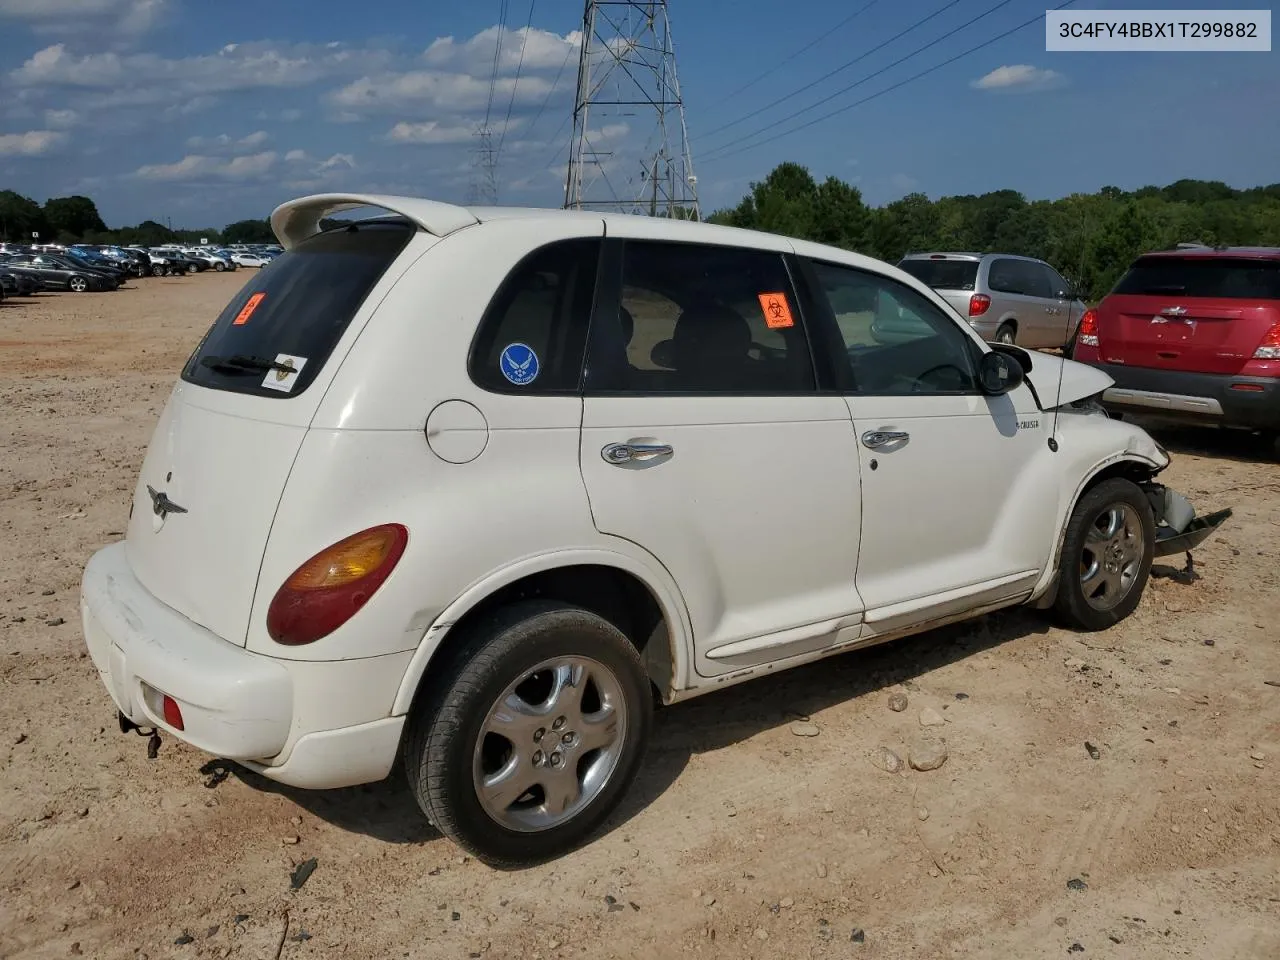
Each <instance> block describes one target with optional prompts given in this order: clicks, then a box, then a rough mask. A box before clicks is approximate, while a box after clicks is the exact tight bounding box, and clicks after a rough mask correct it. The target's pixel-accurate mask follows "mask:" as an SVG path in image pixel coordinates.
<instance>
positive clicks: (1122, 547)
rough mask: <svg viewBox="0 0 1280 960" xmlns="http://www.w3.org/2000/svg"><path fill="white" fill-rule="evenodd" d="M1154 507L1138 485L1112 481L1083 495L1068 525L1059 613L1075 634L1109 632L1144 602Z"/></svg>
mask: <svg viewBox="0 0 1280 960" xmlns="http://www.w3.org/2000/svg"><path fill="white" fill-rule="evenodd" d="M1155 539H1156V524H1155V517H1154V515H1153V513H1152V511H1151V504H1150V503H1149V502H1148V500H1147V497H1146V495H1145V494H1144V493H1143V492H1142V490H1141V489H1140V488H1139V487H1138V485H1137V484H1135V483H1133V482H1132V481H1129V480H1123V479H1120V478H1114V479H1111V480H1104V481H1103V482H1102V483H1100V484H1098V485H1097V486H1096V487H1094V488H1093V489H1092V490H1089V491H1088V492H1086V493H1085V495H1084V496H1083V497H1081V498H1080V502H1079V503H1077V504H1076V508H1075V510H1073V511H1072V513H1071V517H1070V519H1068V521H1067V530H1066V536H1065V537H1064V539H1063V542H1062V556H1061V558H1060V560H1059V577H1060V581H1059V584H1058V596H1057V600H1056V602H1055V609H1056V610H1057V612H1058V615H1059V616H1060V617H1061V618H1062V619H1063V620H1064V621H1065V622H1066V623H1067V625H1068V626H1071V627H1074V628H1075V629H1077V630H1085V631H1095V630H1105V629H1107V628H1108V627H1110V626H1113V625H1115V624H1117V623H1119V622H1120V621H1121V620H1123V619H1124V618H1125V617H1127V616H1129V614H1131V613H1132V612H1133V611H1134V609H1135V608H1136V607H1137V606H1138V603H1139V601H1140V600H1141V599H1142V591H1143V590H1144V589H1145V588H1146V585H1147V578H1148V577H1149V576H1150V573H1151V561H1152V560H1153V558H1154V556H1155Z"/></svg>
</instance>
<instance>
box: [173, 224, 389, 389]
mask: <svg viewBox="0 0 1280 960" xmlns="http://www.w3.org/2000/svg"><path fill="white" fill-rule="evenodd" d="M413 233H414V228H413V227H412V226H411V225H409V224H408V223H403V222H390V221H381V222H376V223H360V224H352V225H351V226H349V227H339V228H337V229H333V230H328V231H326V232H324V233H320V234H317V235H315V236H313V237H309V238H308V239H306V240H304V241H302V242H301V243H300V244H298V245H297V246H296V247H295V248H294V249H292V250H290V251H288V252H287V253H284V254H282V255H281V256H279V257H277V258H276V260H275V261H274V262H272V264H271V266H270V268H269V269H264V270H262V271H261V272H259V273H257V274H254V275H253V277H252V279H251V280H250V281H249V282H248V283H247V284H245V286H244V287H243V288H242V289H241V291H240V292H239V293H238V294H237V295H236V296H235V297H234V298H233V299H232V300H231V302H230V303H228V304H227V306H226V308H225V309H224V310H223V311H222V313H221V314H220V315H219V316H218V319H217V320H215V321H214V322H213V326H211V327H210V328H209V332H208V333H207V334H205V338H204V339H203V340H202V341H201V342H200V345H199V346H198V347H196V351H195V353H193V354H192V355H191V359H189V360H188V361H187V365H186V367H185V368H184V369H183V371H182V379H183V380H186V381H187V382H188V383H194V384H197V385H199V386H202V387H211V388H213V389H215V390H228V391H231V392H233V393H247V394H253V395H255V396H262V397H274V398H280V397H291V396H297V395H298V394H300V393H302V392H303V391H304V390H306V389H307V387H308V386H310V385H311V383H312V382H313V381H314V380H315V377H316V374H318V373H319V372H320V369H321V368H322V367H323V366H324V364H325V362H326V361H327V360H328V359H329V354H330V353H332V352H333V348H334V347H335V346H336V345H337V343H338V340H339V339H340V338H341V337H342V334H343V333H344V332H345V331H346V329H347V327H348V325H350V323H351V319H352V318H353V317H354V316H355V314H356V311H358V310H359V309H360V305H361V304H362V303H364V300H365V298H366V297H367V296H368V295H369V291H371V290H372V289H373V288H374V286H375V285H376V284H377V283H378V281H379V280H380V279H381V278H382V275H383V274H384V273H385V272H386V270H387V268H388V267H389V266H391V264H392V263H394V262H395V260H396V258H397V257H398V256H399V255H400V253H401V251H402V250H404V248H405V246H406V245H407V244H408V243H409V240H410V239H411V238H412V237H413ZM290 369H293V370H296V371H297V373H291V372H290Z"/></svg>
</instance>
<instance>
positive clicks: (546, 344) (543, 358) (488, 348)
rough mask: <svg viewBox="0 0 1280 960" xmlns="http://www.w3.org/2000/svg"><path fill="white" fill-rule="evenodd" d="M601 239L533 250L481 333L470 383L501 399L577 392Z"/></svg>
mask: <svg viewBox="0 0 1280 960" xmlns="http://www.w3.org/2000/svg"><path fill="white" fill-rule="evenodd" d="M599 259H600V241H599V240H590V239H584V240H565V241H561V242H558V243H553V244H550V245H548V246H545V247H542V248H541V249H538V250H535V251H534V252H533V253H531V254H530V255H529V256H527V257H525V258H524V260H522V261H521V262H520V263H518V264H517V265H516V267H515V269H514V270H512V271H511V273H510V274H509V275H508V276H507V279H506V280H505V281H504V282H503V284H502V286H501V287H500V288H499V289H498V292H497V294H496V295H495V296H494V298H493V300H492V302H490V304H489V309H488V310H486V311H485V315H484V319H482V320H481V322H480V327H479V329H478V330H477V332H476V338H475V341H474V342H473V343H472V346H471V357H470V360H469V364H470V372H471V379H472V380H473V381H474V382H475V383H476V384H477V385H478V386H480V387H483V388H484V389H486V390H493V391H495V392H499V393H576V392H577V391H578V383H579V378H580V377H581V374H582V358H583V353H584V351H585V350H586V343H587V323H588V321H589V319H590V317H591V300H592V297H593V295H594V293H595V285H596V266H597V263H598V261H599Z"/></svg>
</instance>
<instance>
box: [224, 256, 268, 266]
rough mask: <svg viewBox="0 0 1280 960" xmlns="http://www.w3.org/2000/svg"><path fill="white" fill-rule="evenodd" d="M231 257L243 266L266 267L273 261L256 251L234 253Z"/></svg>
mask: <svg viewBox="0 0 1280 960" xmlns="http://www.w3.org/2000/svg"><path fill="white" fill-rule="evenodd" d="M231 259H232V260H234V261H235V262H236V263H237V264H239V265H240V266H242V267H265V266H266V265H267V264H268V263H270V262H271V261H270V260H267V259H266V258H265V257H261V256H259V255H258V254H256V253H233V254H232V255H231Z"/></svg>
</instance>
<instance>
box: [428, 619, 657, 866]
mask: <svg viewBox="0 0 1280 960" xmlns="http://www.w3.org/2000/svg"><path fill="white" fill-rule="evenodd" d="M464 629H467V628H465V627H464ZM543 667H549V669H546V670H542V671H541V672H539V673H531V671H534V670H535V668H539V669H540V670H541V668H543ZM432 668H433V671H434V669H435V665H434V664H433V665H432ZM553 670H558V671H560V672H561V674H562V675H563V676H576V678H577V680H578V682H577V683H572V682H570V683H569V685H568V686H567V689H568V690H569V691H570V692H572V690H573V689H574V688H575V687H578V686H579V684H581V687H580V689H581V690H582V693H581V694H579V697H580V698H581V700H582V701H583V702H585V703H586V710H585V711H584V710H580V709H577V710H576V709H575V707H574V705H573V703H572V702H571V703H570V704H569V705H568V706H565V707H561V708H559V709H552V710H551V711H550V712H547V713H545V714H542V713H541V712H540V711H539V707H538V706H536V705H539V704H540V705H542V706H543V707H545V706H546V705H548V704H553V699H552V698H553V697H554V695H555V683H554V681H552V682H550V683H547V682H546V681H547V680H549V679H550V678H552V677H553V676H554V674H553V673H552V671H553ZM579 670H582V671H583V673H581V674H579V673H578V671H579ZM584 675H585V676H589V677H590V682H587V683H583V677H584ZM436 677H437V678H438V679H436V680H435V681H434V683H432V684H431V685H429V686H427V687H426V688H425V689H423V690H422V691H420V695H419V697H418V701H417V702H416V703H415V704H414V707H413V709H412V710H411V711H410V716H409V722H408V729H407V731H406V735H405V744H404V753H403V759H404V764H405V772H406V775H407V779H408V781H409V784H410V786H411V788H412V790H413V793H414V796H415V797H416V799H417V801H418V805H419V806H420V807H421V808H422V811H423V813H424V814H426V817H427V819H428V820H430V821H431V823H432V824H434V825H435V827H436V828H437V829H438V830H440V831H441V832H442V833H443V834H444V835H445V836H447V837H449V838H450V839H451V840H453V841H454V842H455V843H457V844H458V845H459V846H460V847H462V848H463V849H464V850H467V851H469V852H470V853H472V854H473V855H474V856H476V857H477V858H478V859H480V860H482V861H484V862H486V863H488V864H490V865H491V866H495V867H514V866H527V865H531V864H534V863H540V862H543V861H545V860H548V859H553V858H555V857H558V856H560V855H562V854H564V853H567V852H568V851H570V850H572V849H574V848H575V847H577V846H578V845H580V844H581V843H582V842H584V841H585V840H587V839H588V838H589V837H590V835H591V834H592V833H593V832H594V831H595V830H596V828H597V827H599V826H600V825H601V824H602V823H603V822H604V820H605V819H606V818H607V817H608V816H609V815H610V814H611V813H612V812H613V811H614V809H615V808H616V807H617V805H618V803H619V802H620V800H621V798H622V796H623V794H624V793H625V792H626V790H627V788H628V787H629V786H630V785H631V783H632V782H633V781H634V780H635V776H636V773H637V771H638V770H639V768H640V763H641V760H642V759H643V755H644V750H645V746H646V744H647V742H648V738H649V730H650V727H651V725H652V717H653V697H652V692H651V689H650V686H649V680H648V677H647V675H646V673H645V670H644V666H643V664H642V663H641V660H640V654H639V652H638V651H637V650H636V648H635V646H634V645H632V643H631V642H630V641H629V640H628V639H627V637H626V636H625V635H624V634H623V633H622V632H621V631H620V630H619V629H618V628H617V627H615V626H614V625H613V624H611V623H610V622H608V621H607V620H605V619H603V618H602V617H599V616H597V615H595V614H594V613H591V612H589V611H587V610H583V609H582V608H580V607H574V606H569V605H567V604H563V603H557V602H551V601H544V600H531V601H522V602H520V603H515V604H512V605H510V606H508V607H503V608H500V609H498V610H496V611H495V612H493V613H492V614H490V615H488V616H487V617H484V618H483V620H482V622H477V623H476V624H474V625H472V627H471V629H468V630H467V634H466V636H465V638H464V639H463V642H462V644H461V646H460V647H459V648H457V649H456V651H455V652H454V653H453V655H452V656H450V657H449V659H448V662H447V663H446V664H443V665H442V667H441V669H440V670H439V672H438V673H436ZM562 689H565V688H562ZM512 696H516V697H518V698H519V699H520V700H522V701H524V702H525V703H526V704H533V705H535V706H532V707H531V708H530V709H529V710H527V711H524V712H520V711H512V710H507V711H505V713H506V715H507V721H506V722H503V718H502V716H501V715H497V708H498V705H499V704H500V703H503V702H511V700H510V698H511V697H512ZM540 698H541V699H540ZM606 704H611V705H612V712H611V713H609V714H606V715H605V716H606V717H611V718H612V719H611V720H610V719H603V720H598V721H596V723H598V724H599V726H593V725H591V724H590V721H589V720H588V719H587V718H588V717H590V716H591V715H592V714H593V713H594V714H602V713H604V711H605V709H606V706H605V705H606ZM593 708H598V709H593ZM561 711H563V712H561ZM563 718H567V719H566V720H565V722H564V724H563V726H558V725H557V724H558V722H559V719H563ZM619 728H621V729H620V730H619ZM496 730H504V731H508V732H504V733H503V734H498V733H496V732H495V731H496ZM559 731H566V732H559ZM526 737H527V741H526V739H525V738H526ZM571 737H572V738H573V739H572V740H571V739H570V738H571ZM512 738H514V739H512ZM597 738H598V739H599V740H600V742H601V743H602V744H604V746H603V747H602V748H600V749H592V748H591V746H590V745H591V744H592V743H593V742H594V741H595V740H596V739H597ZM549 743H550V744H551V745H550V746H548V744H549ZM517 747H523V750H524V752H523V753H519V752H517V750H516V748H517ZM478 748H480V749H478ZM526 758H527V759H526ZM557 758H560V759H559V761H558V763H557ZM584 765H585V766H584ZM507 767H510V768H511V769H512V771H513V774H514V776H513V779H512V780H511V781H510V783H511V786H512V787H513V788H514V789H512V790H510V791H509V795H508V796H506V797H492V798H491V797H483V798H482V790H481V784H480V781H481V779H482V778H483V777H484V776H485V775H486V773H488V774H489V775H493V773H494V772H495V771H498V770H501V769H503V768H507ZM557 769H558V770H560V771H562V772H559V773H558V772H557ZM570 772H571V775H570V776H566V774H568V773H570ZM514 777H518V778H519V780H518V781H517V780H516V779H514ZM593 778H594V779H597V780H598V781H599V782H598V783H596V784H594V785H592V784H591V780H592V779H593ZM525 783H528V784H529V786H527V787H525V788H524V792H523V793H521V794H518V795H517V794H516V793H515V791H516V790H518V789H520V788H521V786H523V784H525ZM543 783H546V784H550V785H551V787H552V789H553V790H554V789H555V787H556V785H557V784H559V785H560V786H561V787H562V788H564V787H565V786H566V785H576V791H577V799H576V800H574V799H570V798H572V797H573V796H574V790H573V789H569V790H562V791H560V792H559V797H560V798H561V799H564V800H566V801H567V802H569V803H570V811H569V813H568V814H567V816H566V815H565V814H564V813H563V812H560V813H556V812H552V811H549V810H548V809H547V801H548V800H552V801H553V804H554V800H555V798H556V796H557V794H556V793H552V792H548V790H547V789H546V788H545V787H544V786H543V785H542V784H543ZM522 798H524V802H523V803H522V802H521V800H522ZM539 799H540V800H541V803H539V802H538V801H539ZM574 806H577V809H573V807H574ZM499 817H501V819H499Z"/></svg>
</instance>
